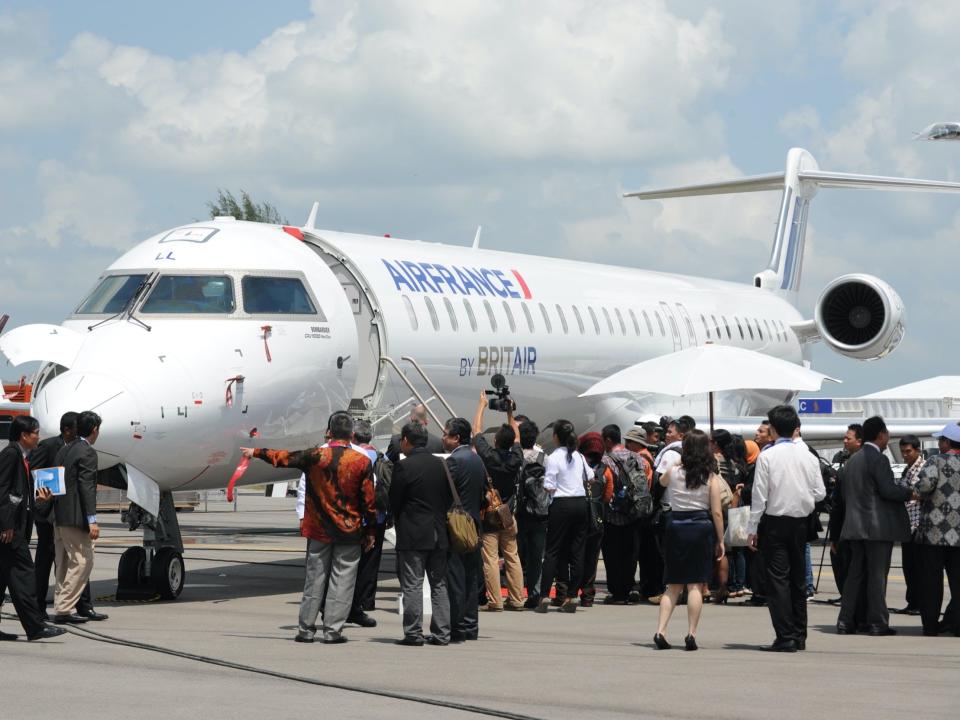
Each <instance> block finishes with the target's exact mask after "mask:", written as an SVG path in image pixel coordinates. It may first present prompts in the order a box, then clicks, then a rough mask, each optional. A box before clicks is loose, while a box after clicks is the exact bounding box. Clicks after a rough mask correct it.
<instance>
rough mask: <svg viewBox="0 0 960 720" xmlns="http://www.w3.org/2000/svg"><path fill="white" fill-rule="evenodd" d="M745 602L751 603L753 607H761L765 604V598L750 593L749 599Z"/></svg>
mask: <svg viewBox="0 0 960 720" xmlns="http://www.w3.org/2000/svg"><path fill="white" fill-rule="evenodd" d="M746 604H747V605H753V606H754V607H763V606H764V605H766V604H767V599H766V598H763V597H758V596H757V595H751V596H750V599H749V600H747V601H746Z"/></svg>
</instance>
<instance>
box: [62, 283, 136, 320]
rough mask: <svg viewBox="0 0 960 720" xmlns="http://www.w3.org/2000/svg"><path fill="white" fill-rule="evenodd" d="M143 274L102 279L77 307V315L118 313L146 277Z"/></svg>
mask: <svg viewBox="0 0 960 720" xmlns="http://www.w3.org/2000/svg"><path fill="white" fill-rule="evenodd" d="M146 277H147V276H146V274H141V275H109V276H107V277H105V278H103V279H102V280H101V281H100V284H99V285H97V287H96V288H95V289H94V291H93V292H92V293H90V296H89V297H88V298H87V299H86V300H84V301H83V302H82V303H81V304H80V307H78V308H77V312H76V314H77V315H104V314H113V313H118V312H120V311H121V310H123V308H124V306H126V304H127V303H128V302H130V298H132V297H133V294H134V293H135V292H136V291H137V288H139V287H140V283H142V282H143V281H144V280H145V279H146Z"/></svg>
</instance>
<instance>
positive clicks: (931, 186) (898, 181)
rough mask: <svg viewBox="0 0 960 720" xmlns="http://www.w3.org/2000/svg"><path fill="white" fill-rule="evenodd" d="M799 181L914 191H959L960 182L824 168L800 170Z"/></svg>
mask: <svg viewBox="0 0 960 720" xmlns="http://www.w3.org/2000/svg"><path fill="white" fill-rule="evenodd" d="M797 177H798V178H799V179H800V181H801V182H803V181H805V180H806V181H809V182H814V183H816V184H817V185H819V186H820V187H827V188H864V189H871V190H914V191H916V192H960V183H955V182H946V181H943V180H921V179H917V178H900V177H884V176H883V175H855V174H853V173H839V172H828V171H826V170H816V171H813V172H811V171H800V172H799V173H797Z"/></svg>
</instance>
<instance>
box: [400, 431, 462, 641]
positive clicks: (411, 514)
mask: <svg viewBox="0 0 960 720" xmlns="http://www.w3.org/2000/svg"><path fill="white" fill-rule="evenodd" d="M426 444H427V429H426V428H425V427H424V426H423V425H420V424H418V423H408V424H406V425H404V427H403V430H401V432H400V452H402V453H403V454H404V455H406V458H405V459H404V460H402V461H401V462H400V463H399V464H398V465H397V466H396V468H395V469H394V472H393V481H392V482H391V484H390V507H391V508H392V510H393V516H394V522H395V524H396V529H397V544H396V548H397V556H398V558H397V559H398V563H399V575H400V590H401V591H402V592H403V639H402V640H398V641H397V643H398V644H400V645H412V646H419V645H423V644H424V642H427V643H429V644H430V645H447V644H449V642H450V601H449V598H448V597H447V547H448V546H449V544H450V543H449V540H448V538H447V510H449V509H450V505H451V504H452V503H453V494H452V493H451V492H450V483H449V481H448V480H447V474H446V471H445V470H444V468H443V460H441V459H440V458H438V457H436V456H434V455H432V454H431V453H430V452H429V451H428V450H427V448H426ZM424 572H426V575H427V580H428V582H429V583H430V603H431V605H432V609H433V617H432V620H431V622H430V627H431V630H432V631H433V634H432V635H429V636H427V637H426V638H424V637H423V575H424Z"/></svg>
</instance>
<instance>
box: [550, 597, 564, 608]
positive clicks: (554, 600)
mask: <svg viewBox="0 0 960 720" xmlns="http://www.w3.org/2000/svg"><path fill="white" fill-rule="evenodd" d="M550 604H551V605H553V606H554V607H560V606H561V605H563V598H562V597H554V598H550Z"/></svg>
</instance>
